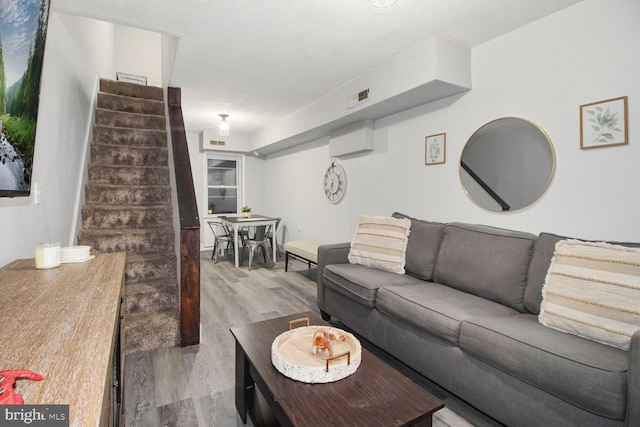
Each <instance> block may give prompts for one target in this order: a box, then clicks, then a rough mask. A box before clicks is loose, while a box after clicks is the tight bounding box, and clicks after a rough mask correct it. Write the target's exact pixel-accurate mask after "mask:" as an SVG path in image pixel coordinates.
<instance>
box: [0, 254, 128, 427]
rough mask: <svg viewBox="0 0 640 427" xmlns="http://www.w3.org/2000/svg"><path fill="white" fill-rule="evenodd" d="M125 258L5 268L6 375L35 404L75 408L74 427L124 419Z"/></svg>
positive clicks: (1, 366)
mask: <svg viewBox="0 0 640 427" xmlns="http://www.w3.org/2000/svg"><path fill="white" fill-rule="evenodd" d="M124 268H125V253H124V252H121V253H112V254H98V255H96V257H95V258H94V259H92V260H89V261H87V262H84V263H77V264H62V265H61V266H60V267H58V268H54V269H50V270H36V268H35V261H34V260H33V259H21V260H16V261H14V262H12V263H11V264H8V265H6V266H5V267H3V268H1V269H0V311H1V312H2V315H1V316H0V322H1V323H0V346H1V348H2V350H1V351H0V371H3V370H9V369H28V370H30V371H33V372H37V373H39V374H41V375H43V376H44V380H42V381H30V380H17V381H16V392H17V393H19V394H22V396H23V397H24V401H25V403H27V404H69V421H70V425H71V426H111V425H116V424H117V423H118V421H119V417H120V415H119V413H120V409H119V405H118V402H121V401H122V400H121V398H122V386H121V385H122V369H120V368H121V367H123V363H122V362H123V360H122V357H123V354H124V353H123V352H121V351H120V349H121V347H122V346H121V344H122V343H123V342H124V340H123V334H121V333H120V331H121V330H122V327H123V323H122V314H123V312H124V311H123V307H122V297H123V292H124V287H123V285H124Z"/></svg>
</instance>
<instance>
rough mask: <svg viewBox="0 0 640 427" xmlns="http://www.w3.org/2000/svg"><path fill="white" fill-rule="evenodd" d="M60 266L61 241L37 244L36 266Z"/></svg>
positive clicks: (43, 267)
mask: <svg viewBox="0 0 640 427" xmlns="http://www.w3.org/2000/svg"><path fill="white" fill-rule="evenodd" d="M59 266H60V243H58V242H55V243H41V244H39V245H38V246H36V268H38V269H45V268H55V267H59Z"/></svg>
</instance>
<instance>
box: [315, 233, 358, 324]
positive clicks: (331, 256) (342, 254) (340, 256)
mask: <svg viewBox="0 0 640 427" xmlns="http://www.w3.org/2000/svg"><path fill="white" fill-rule="evenodd" d="M350 249H351V243H350V242H345V243H334V244H331V245H320V246H319V247H318V278H317V283H318V286H317V293H318V308H319V309H320V311H322V312H323V317H325V314H324V310H325V303H324V282H323V273H324V268H325V266H327V265H329V264H347V263H348V262H349V250H350Z"/></svg>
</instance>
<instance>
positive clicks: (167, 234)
mask: <svg viewBox="0 0 640 427" xmlns="http://www.w3.org/2000/svg"><path fill="white" fill-rule="evenodd" d="M174 239H175V235H174V232H173V227H156V228H144V229H120V230H118V229H114V230H102V229H84V228H83V229H82V230H80V232H79V233H78V244H79V245H87V246H90V247H91V249H92V250H93V251H95V252H97V253H104V252H127V257H129V255H130V254H133V253H145V252H154V251H158V252H164V251H167V252H172V251H173V250H174Z"/></svg>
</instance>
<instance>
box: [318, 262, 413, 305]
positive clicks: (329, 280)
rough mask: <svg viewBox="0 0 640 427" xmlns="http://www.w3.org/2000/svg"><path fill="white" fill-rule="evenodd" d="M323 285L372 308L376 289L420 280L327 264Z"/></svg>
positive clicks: (343, 265) (362, 267)
mask: <svg viewBox="0 0 640 427" xmlns="http://www.w3.org/2000/svg"><path fill="white" fill-rule="evenodd" d="M323 277H324V284H325V286H326V287H327V288H329V289H331V290H333V291H335V292H338V293H339V294H341V295H344V296H345V297H347V298H349V299H352V300H354V301H356V302H358V303H360V304H362V305H364V306H367V307H370V308H373V307H374V303H375V300H376V294H377V292H378V288H380V287H382V286H387V285H389V284H416V283H421V282H422V281H421V280H420V279H416V278H415V277H411V276H408V275H406V274H403V275H400V274H396V273H391V272H388V271H383V270H377V269H375V268H369V267H365V266H362V265H357V264H329V265H327V266H326V267H325V269H324V274H323Z"/></svg>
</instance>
